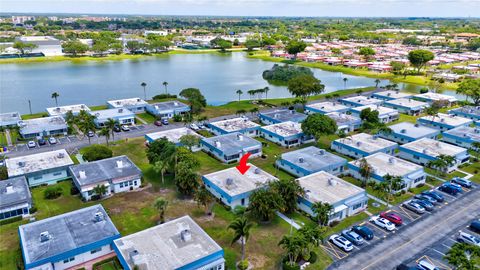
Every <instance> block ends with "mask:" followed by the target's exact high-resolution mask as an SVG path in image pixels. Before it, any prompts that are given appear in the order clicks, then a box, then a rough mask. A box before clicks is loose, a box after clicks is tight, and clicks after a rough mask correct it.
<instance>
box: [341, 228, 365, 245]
mask: <svg viewBox="0 0 480 270" xmlns="http://www.w3.org/2000/svg"><path fill="white" fill-rule="evenodd" d="M342 236H343V237H345V239H347V240H348V241H350V242H352V243H353V244H354V245H356V246H361V245H363V238H362V237H361V236H360V235H359V234H358V233H356V232H354V231H352V230H343V231H342Z"/></svg>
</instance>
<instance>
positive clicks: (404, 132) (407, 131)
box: [378, 122, 440, 144]
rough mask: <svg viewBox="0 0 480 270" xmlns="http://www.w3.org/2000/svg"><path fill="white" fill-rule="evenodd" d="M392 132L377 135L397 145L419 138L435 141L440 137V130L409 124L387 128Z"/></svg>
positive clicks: (404, 123)
mask: <svg viewBox="0 0 480 270" xmlns="http://www.w3.org/2000/svg"><path fill="white" fill-rule="evenodd" d="M389 128H390V129H391V130H392V132H390V133H382V132H380V133H379V134H378V135H379V136H380V137H382V138H385V139H387V140H390V141H394V142H397V143H399V144H404V143H409V142H413V141H415V140H419V139H421V138H430V139H437V137H438V135H440V130H438V129H435V128H431V127H426V126H423V125H420V124H413V123H410V122H402V123H398V124H395V125H391V126H389Z"/></svg>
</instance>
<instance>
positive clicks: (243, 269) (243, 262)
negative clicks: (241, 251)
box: [237, 260, 248, 270]
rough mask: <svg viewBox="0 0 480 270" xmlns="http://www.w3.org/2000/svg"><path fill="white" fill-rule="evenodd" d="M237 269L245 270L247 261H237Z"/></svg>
mask: <svg viewBox="0 0 480 270" xmlns="http://www.w3.org/2000/svg"><path fill="white" fill-rule="evenodd" d="M237 267H238V269H240V270H246V269H247V268H248V261H247V260H243V261H239V262H238V264H237Z"/></svg>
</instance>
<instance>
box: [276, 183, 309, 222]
mask: <svg viewBox="0 0 480 270" xmlns="http://www.w3.org/2000/svg"><path fill="white" fill-rule="evenodd" d="M269 186H270V189H271V190H273V191H274V192H277V193H278V194H280V196H281V197H282V199H283V206H284V211H285V212H286V213H293V212H294V211H295V209H297V200H298V197H300V196H302V195H304V194H305V190H304V189H303V188H302V186H300V183H299V182H298V180H297V179H294V178H289V179H280V180H278V181H273V182H270V184H269Z"/></svg>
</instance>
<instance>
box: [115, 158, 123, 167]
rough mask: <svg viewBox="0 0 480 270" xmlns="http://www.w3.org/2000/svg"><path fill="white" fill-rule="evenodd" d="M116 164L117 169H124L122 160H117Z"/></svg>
mask: <svg viewBox="0 0 480 270" xmlns="http://www.w3.org/2000/svg"><path fill="white" fill-rule="evenodd" d="M116 163H117V168H119V169H121V168H123V167H124V164H123V160H117V161H116Z"/></svg>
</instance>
